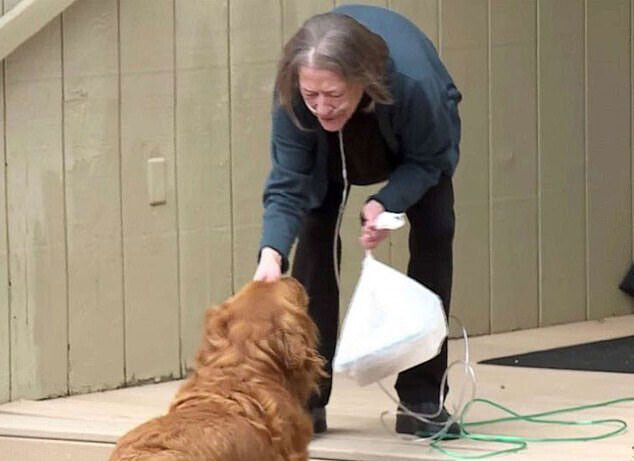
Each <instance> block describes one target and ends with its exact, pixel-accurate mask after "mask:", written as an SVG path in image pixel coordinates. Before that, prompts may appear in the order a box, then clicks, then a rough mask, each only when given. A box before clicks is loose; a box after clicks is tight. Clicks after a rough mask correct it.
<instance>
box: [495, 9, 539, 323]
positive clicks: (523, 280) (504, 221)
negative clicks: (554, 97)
mask: <svg viewBox="0 0 634 461" xmlns="http://www.w3.org/2000/svg"><path fill="white" fill-rule="evenodd" d="M535 12H536V2H535V0H492V1H491V101H492V107H491V123H492V126H491V136H492V139H491V147H492V152H491V162H492V164H491V194H492V197H491V200H492V204H491V213H492V215H491V226H492V228H491V242H492V247H491V258H492V259H491V261H492V262H491V323H492V331H502V330H513V329H516V328H530V327H535V326H537V317H538V292H537V270H538V269H537V190H536V183H537V153H536V152H537V133H536V125H537V114H536V96H537V95H536V86H537V81H536V59H535V54H536V30H535Z"/></svg>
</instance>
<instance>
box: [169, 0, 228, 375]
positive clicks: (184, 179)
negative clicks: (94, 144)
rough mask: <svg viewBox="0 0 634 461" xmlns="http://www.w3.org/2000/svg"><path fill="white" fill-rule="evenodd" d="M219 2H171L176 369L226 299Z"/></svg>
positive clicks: (224, 69) (224, 56)
mask: <svg viewBox="0 0 634 461" xmlns="http://www.w3.org/2000/svg"><path fill="white" fill-rule="evenodd" d="M228 13H229V10H228V3H227V0H185V1H183V0H179V1H177V2H176V70H177V74H176V101H177V102H176V152H177V166H178V167H177V187H178V197H179V210H178V212H179V218H178V222H179V229H180V232H179V241H180V244H179V246H180V249H181V251H180V261H179V264H180V274H181V278H180V287H181V289H180V292H181V331H180V336H181V341H182V347H183V356H182V358H181V363H183V365H184V366H185V367H186V366H187V365H188V364H190V363H191V361H192V359H193V357H194V354H195V351H196V350H197V349H198V346H199V344H200V339H201V333H202V328H201V326H202V317H203V316H202V314H203V312H204V310H205V308H206V307H207V306H208V305H210V304H212V303H218V302H221V301H223V300H224V299H225V298H226V297H227V296H229V295H230V294H231V290H232V284H231V268H232V252H231V198H230V183H231V182H230V180H231V178H230V169H229V159H230V157H229V69H228V19H229V17H228Z"/></svg>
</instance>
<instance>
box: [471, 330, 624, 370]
mask: <svg viewBox="0 0 634 461" xmlns="http://www.w3.org/2000/svg"><path fill="white" fill-rule="evenodd" d="M480 363H483V364H487V365H506V366H514V367H531V368H555V369H563V370H583V371H607V372H613V373H634V336H626V337H624V338H615V339H608V340H604V341H596V342H592V343H584V344H577V345H574V346H566V347H558V348H556V349H547V350H543V351H537V352H529V353H527V354H520V355H510V356H507V357H499V358H496V359H489V360H484V361H482V362H480Z"/></svg>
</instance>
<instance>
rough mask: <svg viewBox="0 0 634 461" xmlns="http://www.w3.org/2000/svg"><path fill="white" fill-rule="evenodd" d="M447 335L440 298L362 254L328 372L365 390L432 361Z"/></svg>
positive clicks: (368, 255) (367, 254)
mask: <svg viewBox="0 0 634 461" xmlns="http://www.w3.org/2000/svg"><path fill="white" fill-rule="evenodd" d="M446 337H447V319H446V318H445V313H444V310H443V308H442V302H441V300H440V298H439V297H438V296H437V295H436V294H435V293H433V292H432V291H431V290H429V289H427V288H425V287H424V286H423V285H421V284H420V283H418V282H416V281H415V280H412V279H411V278H409V277H407V276H405V275H404V274H401V273H400V272H398V271H397V270H395V269H392V268H391V267H389V266H387V265H385V264H383V263H381V262H379V261H377V260H376V259H374V258H373V257H372V255H371V254H370V252H367V253H366V256H365V259H364V261H363V268H362V271H361V276H360V277H359V281H358V282H357V286H356V288H355V291H354V294H353V296H352V300H351V301H350V306H349V307H348V312H347V314H346V318H345V320H344V323H343V330H342V332H341V336H340V338H339V344H338V346H337V350H336V354H335V358H334V362H333V370H334V371H335V372H338V373H343V374H345V375H347V376H349V377H351V378H353V379H355V380H356V381H357V383H358V384H359V385H361V386H365V385H367V384H370V383H373V382H375V381H378V380H380V379H382V378H385V377H387V376H389V375H392V374H394V373H397V372H400V371H403V370H406V369H408V368H411V367H413V366H415V365H418V364H419V363H422V362H426V361H428V360H430V359H432V358H433V357H435V356H436V355H438V353H439V352H440V348H441V346H442V344H443V341H444V340H445V338H446Z"/></svg>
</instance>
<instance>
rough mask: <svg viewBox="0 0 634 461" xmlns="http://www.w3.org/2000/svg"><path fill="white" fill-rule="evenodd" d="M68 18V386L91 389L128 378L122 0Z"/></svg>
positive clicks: (82, 6) (85, 5)
mask: <svg viewBox="0 0 634 461" xmlns="http://www.w3.org/2000/svg"><path fill="white" fill-rule="evenodd" d="M63 18H64V125H65V128H64V135H65V143H64V145H65V159H66V161H65V167H66V204H67V232H68V269H69V270H68V272H69V274H68V277H69V280H68V288H69V293H68V301H69V342H70V348H69V354H70V356H69V361H70V366H69V370H70V374H69V387H70V391H71V392H87V391H93V390H97V389H104V388H112V387H116V386H119V385H121V384H122V383H123V382H124V376H123V366H124V364H123V357H124V351H123V309H122V306H123V278H122V270H123V266H122V264H123V263H122V257H121V193H120V192H121V191H120V180H119V179H120V178H119V171H120V164H119V76H118V73H119V64H118V63H119V55H118V33H117V30H118V11H117V2H116V0H106V1H103V0H82V1H79V2H76V3H75V4H74V5H73V6H71V7H70V8H69V9H68V10H67V11H66V12H65V13H64V15H63Z"/></svg>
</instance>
